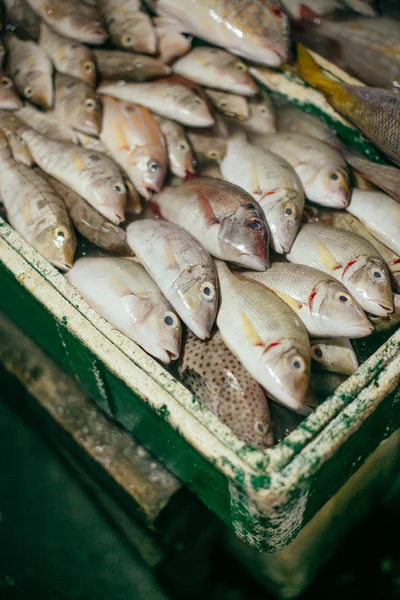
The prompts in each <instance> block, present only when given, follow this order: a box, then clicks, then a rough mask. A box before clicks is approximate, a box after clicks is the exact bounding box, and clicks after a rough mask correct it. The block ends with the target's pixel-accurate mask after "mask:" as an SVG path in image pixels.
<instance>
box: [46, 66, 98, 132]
mask: <svg viewBox="0 0 400 600" xmlns="http://www.w3.org/2000/svg"><path fill="white" fill-rule="evenodd" d="M52 114H53V116H55V117H56V118H57V119H60V120H61V121H63V122H64V123H66V124H67V125H70V127H73V128H74V129H78V130H79V131H83V133H88V134H89V135H99V133H100V129H101V107H100V104H99V102H98V99H97V96H96V93H95V91H94V90H93V89H92V88H91V87H90V86H89V85H87V83H84V82H83V81H80V80H79V79H76V78H75V77H71V76H70V75H65V74H64V73H56V76H55V103H54V111H53V112H52Z"/></svg>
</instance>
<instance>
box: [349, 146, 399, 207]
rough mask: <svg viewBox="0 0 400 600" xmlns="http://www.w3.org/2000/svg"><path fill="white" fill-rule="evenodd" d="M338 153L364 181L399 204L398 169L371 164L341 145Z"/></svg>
mask: <svg viewBox="0 0 400 600" xmlns="http://www.w3.org/2000/svg"><path fill="white" fill-rule="evenodd" d="M340 152H341V154H342V155H343V156H344V158H345V159H346V161H347V162H348V163H349V165H351V166H352V167H353V169H355V170H356V171H357V172H358V173H360V174H361V175H362V176H363V177H364V179H367V180H368V181H371V183H373V184H375V185H376V186H378V187H379V188H381V190H383V191H384V192H386V193H387V194H389V196H392V198H394V199H395V200H397V202H400V169H398V168H397V167H391V166H389V165H382V164H379V163H375V162H372V161H370V160H368V159H367V158H364V157H363V156H361V155H359V154H357V153H356V152H354V151H353V150H352V149H351V148H348V147H347V146H343V144H342V145H341V147H340Z"/></svg>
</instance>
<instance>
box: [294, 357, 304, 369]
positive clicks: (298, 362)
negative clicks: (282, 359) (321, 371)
mask: <svg viewBox="0 0 400 600" xmlns="http://www.w3.org/2000/svg"><path fill="white" fill-rule="evenodd" d="M292 364H293V367H294V368H295V369H296V371H299V370H300V369H304V367H305V365H304V360H303V358H302V357H301V356H296V358H295V359H294V360H293V363H292Z"/></svg>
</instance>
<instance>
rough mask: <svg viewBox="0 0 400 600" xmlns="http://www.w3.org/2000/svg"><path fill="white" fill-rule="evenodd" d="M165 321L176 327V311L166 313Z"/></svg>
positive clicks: (168, 325)
mask: <svg viewBox="0 0 400 600" xmlns="http://www.w3.org/2000/svg"><path fill="white" fill-rule="evenodd" d="M163 321H164V323H165V325H166V326H167V327H176V326H177V324H178V319H177V317H176V315H174V313H166V314H165V315H164V319H163Z"/></svg>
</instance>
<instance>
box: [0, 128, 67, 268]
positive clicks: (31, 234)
mask: <svg viewBox="0 0 400 600" xmlns="http://www.w3.org/2000/svg"><path fill="white" fill-rule="evenodd" d="M0 196H1V200H2V202H3V204H4V206H5V208H6V212H7V218H8V220H9V222H10V225H12V227H14V229H15V230H16V231H17V232H18V233H19V234H20V235H21V236H22V237H23V238H24V239H25V240H26V241H27V242H28V243H29V244H31V245H32V246H33V247H34V248H35V250H37V251H38V252H39V253H40V254H41V255H42V256H43V257H44V258H46V259H47V260H48V261H49V262H50V263H51V264H52V265H54V266H55V267H57V268H58V269H60V270H61V271H66V270H68V269H69V268H71V267H72V265H73V262H74V254H75V249H76V238H75V234H74V228H73V225H72V223H71V221H70V219H69V217H68V214H67V211H66V208H65V206H64V203H63V201H62V200H61V198H60V197H59V196H58V195H57V194H56V193H55V191H54V190H53V188H52V187H51V186H50V184H49V183H48V182H47V181H46V179H45V178H44V177H42V176H41V175H40V174H39V173H37V172H35V171H34V170H33V169H31V168H29V167H26V166H25V165H21V164H18V163H17V162H16V161H15V160H14V159H13V158H12V156H11V151H10V148H9V146H8V143H7V139H6V137H5V134H4V133H3V131H2V130H0Z"/></svg>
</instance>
